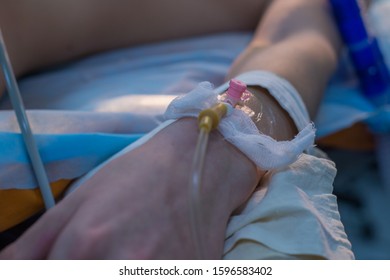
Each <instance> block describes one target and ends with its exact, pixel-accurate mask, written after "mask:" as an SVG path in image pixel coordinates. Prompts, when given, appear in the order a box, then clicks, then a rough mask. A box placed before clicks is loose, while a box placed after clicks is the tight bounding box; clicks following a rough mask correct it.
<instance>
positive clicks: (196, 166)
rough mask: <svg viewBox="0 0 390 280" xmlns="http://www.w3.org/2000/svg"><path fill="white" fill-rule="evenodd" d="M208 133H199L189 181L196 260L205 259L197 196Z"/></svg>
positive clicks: (205, 130) (204, 129) (204, 131)
mask: <svg viewBox="0 0 390 280" xmlns="http://www.w3.org/2000/svg"><path fill="white" fill-rule="evenodd" d="M208 138H209V133H208V131H207V129H206V128H202V129H201V130H200V131H199V136H198V142H197V143H196V148H195V155H194V160H193V163H192V170H191V174H192V176H191V180H190V222H191V232H192V234H193V240H194V241H195V250H196V256H197V257H198V259H200V260H202V259H205V256H204V252H205V248H204V244H203V242H202V236H201V232H202V228H201V225H202V223H201V220H202V212H201V209H202V207H201V205H200V204H201V201H200V198H199V194H200V191H201V183H202V182H201V180H202V177H203V176H202V173H203V163H204V157H205V155H206V149H207V143H208Z"/></svg>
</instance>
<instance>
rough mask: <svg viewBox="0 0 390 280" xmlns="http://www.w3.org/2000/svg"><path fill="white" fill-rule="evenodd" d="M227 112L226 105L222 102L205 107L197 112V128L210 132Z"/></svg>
mask: <svg viewBox="0 0 390 280" xmlns="http://www.w3.org/2000/svg"><path fill="white" fill-rule="evenodd" d="M226 113H227V106H226V104H224V103H218V104H217V105H215V106H213V107H211V108H208V109H205V110H203V111H201V112H200V113H199V117H198V124H199V129H201V130H203V129H204V130H205V132H207V133H208V132H210V131H211V130H213V129H215V128H217V127H218V124H219V122H220V121H221V119H222V118H223V117H224V116H225V115H226Z"/></svg>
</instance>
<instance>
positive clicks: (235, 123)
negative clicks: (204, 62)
mask: <svg viewBox="0 0 390 280" xmlns="http://www.w3.org/2000/svg"><path fill="white" fill-rule="evenodd" d="M236 79H238V80H240V81H242V82H244V83H246V84H247V85H251V86H253V85H257V86H260V87H263V88H266V89H267V90H268V91H269V92H270V94H271V95H272V96H273V97H274V98H275V99H276V100H277V101H278V102H279V103H280V105H281V106H282V108H284V109H285V110H286V111H287V112H288V113H289V115H290V116H291V118H292V119H293V121H294V122H295V124H296V126H297V128H298V130H299V133H298V134H297V135H296V136H295V138H294V139H293V140H291V141H276V140H274V139H273V138H271V137H269V136H267V135H264V134H261V133H260V132H259V130H258V129H257V127H256V125H255V124H254V123H253V121H252V120H251V119H250V117H249V116H248V115H247V114H245V113H244V112H243V111H241V110H239V109H233V110H229V112H228V114H227V115H226V117H224V118H223V119H222V120H221V122H220V124H219V126H218V130H219V131H220V132H221V134H222V135H223V136H224V138H225V139H226V140H227V141H229V142H230V143H232V144H233V145H234V146H236V147H237V148H238V149H239V150H241V151H242V152H243V153H244V154H245V155H246V156H247V157H248V158H250V159H251V160H252V161H253V162H254V163H255V164H256V165H257V166H258V167H260V168H261V169H263V170H271V169H278V168H282V167H285V166H287V165H289V164H291V163H293V162H294V161H296V160H297V158H298V156H299V155H300V154H302V152H303V151H305V150H307V149H309V148H310V147H312V145H313V143H314V137H315V130H314V126H313V124H312V123H311V122H310V121H309V116H308V113H307V111H306V108H305V106H304V104H303V102H302V100H301V98H300V96H299V94H298V92H297V91H296V90H295V89H294V87H293V86H292V85H291V84H290V83H289V82H288V81H286V80H285V79H282V78H280V77H278V76H276V75H274V74H272V73H269V72H264V71H254V72H248V73H245V74H243V75H240V76H238V77H237V78H236ZM227 87H228V84H224V85H222V86H221V87H219V88H217V89H215V90H213V87H212V85H211V84H210V83H208V82H203V83H200V84H199V86H198V87H197V88H195V89H194V90H193V91H191V92H189V93H187V94H186V95H183V96H180V97H178V98H176V99H175V100H173V101H172V102H171V104H170V105H169V106H168V108H167V110H166V112H165V117H166V118H167V119H179V118H182V117H197V116H198V114H199V112H200V111H201V110H204V109H207V108H210V107H211V106H213V105H215V104H216V103H217V102H218V101H219V100H218V96H219V94H220V93H222V92H224V91H225V90H226V89H227Z"/></svg>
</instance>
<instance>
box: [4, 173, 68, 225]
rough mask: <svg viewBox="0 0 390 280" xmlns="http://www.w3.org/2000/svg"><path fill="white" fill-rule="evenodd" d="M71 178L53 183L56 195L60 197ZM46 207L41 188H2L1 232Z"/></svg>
mask: <svg viewBox="0 0 390 280" xmlns="http://www.w3.org/2000/svg"><path fill="white" fill-rule="evenodd" d="M70 182H71V180H59V181H57V182H53V183H51V184H50V185H51V189H52V192H53V195H54V197H55V198H56V199H57V198H59V197H60V196H61V195H62V194H63V192H64V191H65V190H66V188H67V187H68V186H69V184H70ZM43 209H44V204H43V199H42V197H41V194H40V190H39V189H31V190H16V189H10V190H0V232H3V231H5V230H7V229H9V228H11V227H13V226H15V225H17V224H19V223H21V222H23V221H24V220H26V219H27V218H29V217H31V216H32V215H34V214H36V213H38V212H39V211H41V210H43Z"/></svg>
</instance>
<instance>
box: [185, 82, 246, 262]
mask: <svg viewBox="0 0 390 280" xmlns="http://www.w3.org/2000/svg"><path fill="white" fill-rule="evenodd" d="M245 91H246V85H245V84H244V83H242V82H240V81H238V80H231V81H230V83H229V89H228V91H227V92H226V96H225V100H223V102H220V103H217V104H216V105H214V106H213V107H211V108H208V109H205V110H203V111H201V112H200V113H199V116H198V127H199V136H198V140H197V144H196V148H195V154H194V159H193V163H192V170H191V178H190V183H189V187H190V192H189V193H190V208H189V209H190V222H191V232H192V235H193V240H194V243H195V248H196V255H197V257H198V259H205V254H204V252H205V247H204V246H205V245H204V243H203V241H202V240H203V239H202V236H201V235H202V234H201V233H202V228H201V225H202V216H203V215H202V214H203V213H202V205H201V201H200V196H199V195H200V192H201V185H202V182H201V180H202V173H203V164H204V157H205V155H206V150H207V143H208V137H209V134H210V132H211V131H212V130H214V129H216V128H217V127H218V125H219V123H220V121H221V119H222V118H223V117H224V116H225V115H226V113H227V111H228V107H229V106H231V107H233V108H234V107H235V106H236V105H237V104H238V103H239V101H240V100H241V97H242V95H243V94H244V93H245Z"/></svg>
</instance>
